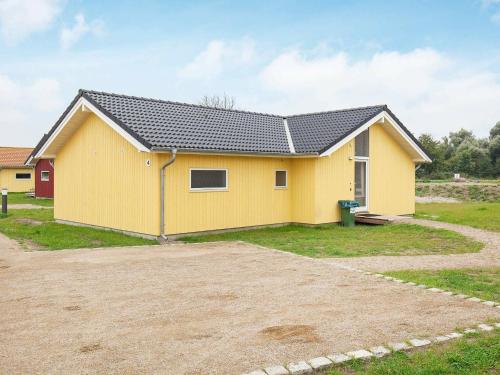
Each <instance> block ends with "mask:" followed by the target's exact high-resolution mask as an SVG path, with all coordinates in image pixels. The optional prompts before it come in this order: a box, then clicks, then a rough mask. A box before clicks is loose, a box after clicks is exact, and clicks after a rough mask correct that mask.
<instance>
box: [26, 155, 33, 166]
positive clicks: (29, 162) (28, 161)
mask: <svg viewBox="0 0 500 375" xmlns="http://www.w3.org/2000/svg"><path fill="white" fill-rule="evenodd" d="M32 161H33V156H30V157H29V159H28V160H26V163H24V165H25V166H27V167H28V166H31V162H32Z"/></svg>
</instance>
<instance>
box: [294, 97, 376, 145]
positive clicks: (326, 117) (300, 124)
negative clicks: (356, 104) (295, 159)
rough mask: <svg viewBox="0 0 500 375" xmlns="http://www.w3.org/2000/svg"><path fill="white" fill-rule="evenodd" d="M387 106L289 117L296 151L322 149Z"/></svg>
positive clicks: (340, 138) (346, 134) (333, 143)
mask: <svg viewBox="0 0 500 375" xmlns="http://www.w3.org/2000/svg"><path fill="white" fill-rule="evenodd" d="M385 109H386V106H385V105H377V106H372V107H363V108H352V109H343V110H338V111H329V112H318V113H308V114H303V115H296V116H290V117H288V118H287V122H288V128H289V129H290V135H291V136H292V139H293V144H294V146H295V152H297V153H303V152H320V153H321V152H323V151H326V150H327V149H329V148H330V147H332V146H333V145H335V144H336V143H337V142H339V141H341V140H342V139H343V138H345V137H346V136H348V135H349V134H350V133H352V132H353V131H355V130H356V129H357V128H358V127H360V126H361V125H363V124H364V123H366V122H367V121H368V120H370V119H371V118H373V117H375V116H376V115H378V114H379V113H380V112H382V111H383V110H385Z"/></svg>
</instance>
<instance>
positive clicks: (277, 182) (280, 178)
mask: <svg viewBox="0 0 500 375" xmlns="http://www.w3.org/2000/svg"><path fill="white" fill-rule="evenodd" d="M287 187H288V171H287V170H286V169H277V170H276V171H274V188H275V189H286V188H287Z"/></svg>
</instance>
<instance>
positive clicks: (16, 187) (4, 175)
mask: <svg viewBox="0 0 500 375" xmlns="http://www.w3.org/2000/svg"><path fill="white" fill-rule="evenodd" d="M16 173H31V178H30V179H29V180H17V179H16ZM0 188H7V189H9V191H10V192H12V193H19V192H27V191H31V190H34V189H35V170H34V169H32V168H15V169H0Z"/></svg>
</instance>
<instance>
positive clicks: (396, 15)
mask: <svg viewBox="0 0 500 375" xmlns="http://www.w3.org/2000/svg"><path fill="white" fill-rule="evenodd" d="M79 88H88V89H95V90H102V91H110V92H117V93H124V94H130V95H139V96H147V97H156V98H163V99H169V100H177V101H186V102H192V103H196V102H197V101H198V100H199V98H200V97H202V96H203V95H206V94H208V95H210V94H222V93H224V92H225V93H228V94H229V95H232V96H234V97H235V98H236V102H237V106H238V107H240V108H242V109H247V110H253V111H261V112H271V113H279V114H293V113H301V112H311V111H320V110H328V109H336V108H343V107H350V106H363V105H370V104H379V103H386V104H388V105H389V106H390V107H391V109H392V110H393V111H394V112H395V113H396V114H397V115H398V116H399V117H400V118H401V119H402V120H403V121H404V122H405V123H406V125H407V126H408V127H409V128H410V129H411V130H413V131H414V132H415V133H416V134H420V133H422V132H430V133H432V134H433V135H435V136H443V135H445V134H447V133H448V132H449V131H452V130H457V129H459V128H460V127H466V128H469V129H471V130H473V131H474V132H475V133H476V134H478V135H480V136H486V135H487V133H488V130H489V129H490V128H491V127H492V126H493V124H494V123H495V122H496V121H499V120H500V0H483V1H481V0H468V1H466V0H464V1H458V0H456V1H454V0H448V1H269V0H268V1H245V2H238V1H149V2H148V1H144V2H137V1H122V2H111V1H106V2H103V1H69V0H67V1H63V0H0V111H1V112H2V114H3V115H2V116H0V139H1V141H0V144H2V145H7V144H8V145H23V146H29V145H33V144H34V143H36V142H37V141H38V139H39V138H40V137H41V135H42V134H43V132H46V131H47V130H48V129H49V128H50V126H52V124H53V123H54V122H55V121H56V120H57V118H58V116H59V115H60V114H61V113H62V111H63V110H64V108H65V107H66V106H67V105H68V104H69V102H70V101H71V99H72V98H73V97H74V96H75V95H76V93H77V90H78V89H79Z"/></svg>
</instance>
